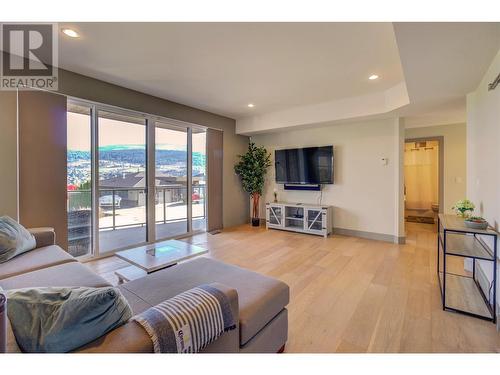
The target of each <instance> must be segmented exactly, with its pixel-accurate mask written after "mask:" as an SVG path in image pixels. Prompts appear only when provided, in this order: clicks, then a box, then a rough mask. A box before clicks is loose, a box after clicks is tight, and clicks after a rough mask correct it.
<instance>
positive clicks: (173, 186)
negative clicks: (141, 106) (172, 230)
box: [67, 112, 206, 255]
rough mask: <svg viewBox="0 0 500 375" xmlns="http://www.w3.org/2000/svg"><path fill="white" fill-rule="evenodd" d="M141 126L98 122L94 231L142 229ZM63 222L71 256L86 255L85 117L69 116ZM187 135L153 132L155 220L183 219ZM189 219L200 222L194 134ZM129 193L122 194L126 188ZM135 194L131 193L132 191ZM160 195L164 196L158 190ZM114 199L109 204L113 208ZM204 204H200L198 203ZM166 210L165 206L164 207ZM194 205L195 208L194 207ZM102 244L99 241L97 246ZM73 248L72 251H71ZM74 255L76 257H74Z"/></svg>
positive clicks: (201, 153)
mask: <svg viewBox="0 0 500 375" xmlns="http://www.w3.org/2000/svg"><path fill="white" fill-rule="evenodd" d="M145 137H146V134H145V126H144V125H139V124H134V123H128V122H124V121H117V120H114V119H109V118H99V145H100V147H99V150H98V154H99V184H100V186H101V188H100V192H99V227H100V228H101V230H102V229H115V228H116V229H119V228H125V229H126V228H127V227H131V226H137V225H140V226H142V225H144V224H145V221H146V216H145V212H146V210H145V198H146V195H145V191H144V190H141V189H143V188H145V184H146V181H145V178H144V176H145V169H146V146H145ZM67 141H68V151H67V170H68V177H67V185H68V221H69V239H70V251H71V248H72V251H71V252H72V253H74V255H82V254H85V253H87V252H88V251H89V250H88V249H89V246H90V223H91V219H90V218H91V215H90V210H91V193H90V189H91V184H90V180H91V140H90V116H89V115H86V114H79V113H73V112H68V139H67ZM186 143H187V133H186V132H180V131H170V130H168V129H159V128H157V131H156V146H155V148H156V151H155V157H156V174H157V179H156V183H157V186H158V189H159V190H158V191H157V193H156V201H157V207H156V211H157V214H156V220H157V221H158V220H161V221H163V222H171V221H179V220H184V221H185V220H187V217H186V212H187V211H186V194H187V192H186V177H187V152H186V149H187V146H186ZM192 158H193V166H192V168H193V193H192V194H193V201H195V202H194V203H196V204H194V205H193V216H194V217H204V184H205V171H206V155H205V134H204V133H202V134H195V135H193V154H192ZM129 188H130V190H127V189H129ZM134 189H135V190H134ZM163 190H165V191H163ZM113 200H114V204H113ZM199 203H203V204H201V205H200V204H199ZM164 205H165V207H163V206H164ZM195 206H196V207H195ZM101 242H102V241H101ZM72 245H73V246H72ZM75 253H76V254H75Z"/></svg>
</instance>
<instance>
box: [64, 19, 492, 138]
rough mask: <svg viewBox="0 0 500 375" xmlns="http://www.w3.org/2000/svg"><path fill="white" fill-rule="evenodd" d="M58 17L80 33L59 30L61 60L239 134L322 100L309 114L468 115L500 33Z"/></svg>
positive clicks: (431, 118)
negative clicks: (224, 121)
mask: <svg viewBox="0 0 500 375" xmlns="http://www.w3.org/2000/svg"><path fill="white" fill-rule="evenodd" d="M59 25H60V26H61V27H64V26H69V27H71V28H74V29H76V30H77V31H78V32H79V33H80V34H81V37H80V38H79V39H70V38H67V37H65V36H64V35H61V37H60V39H59V40H60V47H59V54H60V57H59V63H60V66H61V67H62V68H64V69H67V70H71V71H75V72H78V73H81V74H84V75H88V76H91V77H94V78H98V79H101V80H104V81H107V82H111V83H115V84H118V85H121V86H125V87H128V88H131V89H135V90H138V91H142V92H145V93H149V94H152V95H155V96H158V97H161V98H165V99H169V100H172V101H176V102H179V103H182V104H186V105H190V106H193V107H197V108H201V109H204V110H207V111H210V112H214V113H217V114H221V115H225V116H228V117H231V118H235V119H238V126H240V124H242V125H241V126H243V125H245V126H246V127H245V129H246V130H244V131H241V133H245V134H251V133H252V129H253V127H255V126H256V124H257V125H258V127H259V131H262V130H264V131H265V129H267V128H269V129H270V128H271V127H276V126H278V127H279V126H280V124H279V122H280V118H285V117H286V118H288V119H289V118H290V117H291V116H293V117H294V118H300V123H297V124H293V125H294V126H295V125H304V124H306V123H307V122H308V121H309V120H308V117H307V116H308V114H310V113H313V112H316V113H317V112H318V110H320V111H321V115H322V117H321V116H319V117H318V116H311V120H310V121H309V122H310V123H314V122H317V121H316V120H315V119H313V117H314V118H316V119H317V120H318V121H324V119H325V118H326V119H328V117H330V118H329V119H330V120H332V121H334V120H339V119H342V118H353V117H357V116H358V117H361V116H363V117H366V116H370V115H373V116H376V115H377V114H381V113H389V114H391V113H392V114H395V115H398V116H405V117H407V118H408V122H409V123H412V124H415V126H418V125H421V123H424V124H425V123H429V124H431V122H440V123H447V122H448V123H450V122H456V121H464V119H465V95H466V94H467V93H468V92H470V91H472V90H474V89H475V87H474V85H476V84H477V83H478V82H479V80H480V78H481V77H482V75H483V74H484V72H485V71H486V69H487V67H488V65H489V64H490V62H491V60H492V59H493V57H494V55H495V54H496V52H497V51H498V48H499V43H500V24H498V23H496V24H494V23H491V24H485V23H482V24H472V23H396V24H392V23H76V24H75V23H73V24H64V23H60V24H59ZM372 73H375V74H378V75H379V76H380V79H378V80H375V81H369V80H368V76H369V75H371V74H372ZM248 103H254V104H255V107H254V108H248V107H247V104H248ZM357 108H359V109H360V110H359V113H358V112H356V109H357ZM336 116H337V117H336ZM342 116H343V117H342ZM271 122H272V124H271ZM432 124H433V123H432ZM432 124H431V125H432ZM241 126H240V127H241ZM283 127H284V126H283Z"/></svg>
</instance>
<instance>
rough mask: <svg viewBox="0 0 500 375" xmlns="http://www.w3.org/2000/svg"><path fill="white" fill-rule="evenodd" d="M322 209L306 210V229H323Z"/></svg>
mask: <svg viewBox="0 0 500 375" xmlns="http://www.w3.org/2000/svg"><path fill="white" fill-rule="evenodd" d="M322 213H323V211H322V210H313V209H308V210H307V229H308V230H319V231H321V230H322V229H323V215H322Z"/></svg>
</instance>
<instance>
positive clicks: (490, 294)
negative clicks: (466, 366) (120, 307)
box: [437, 214, 498, 323]
mask: <svg viewBox="0 0 500 375" xmlns="http://www.w3.org/2000/svg"><path fill="white" fill-rule="evenodd" d="M497 235H498V233H497V232H496V231H494V230H493V229H489V228H488V229H486V230H481V229H472V228H469V227H467V226H466V225H465V223H464V220H463V219H462V218H459V217H456V216H453V215H443V214H439V216H438V243H437V250H438V251H437V273H438V280H439V288H440V291H441V300H442V303H443V310H449V311H455V312H458V313H462V314H466V315H469V316H473V317H476V318H480V319H485V320H490V321H492V322H493V323H495V322H496V305H497V303H496V278H497ZM486 238H489V239H490V241H486V240H485V239H486ZM487 242H489V243H491V247H490V245H488V244H487ZM448 257H461V258H464V259H471V261H472V275H470V274H468V273H467V272H464V274H457V273H454V272H450V267H449V260H448V262H447V258H448ZM478 262H492V265H493V267H492V268H493V274H492V282H489V279H484V278H483V284H484V280H487V281H488V284H489V285H488V287H487V290H483V287H482V286H481V283H480V282H479V281H478V277H479V274H480V272H478V270H477V267H478Z"/></svg>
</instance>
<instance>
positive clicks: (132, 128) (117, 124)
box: [68, 112, 205, 153]
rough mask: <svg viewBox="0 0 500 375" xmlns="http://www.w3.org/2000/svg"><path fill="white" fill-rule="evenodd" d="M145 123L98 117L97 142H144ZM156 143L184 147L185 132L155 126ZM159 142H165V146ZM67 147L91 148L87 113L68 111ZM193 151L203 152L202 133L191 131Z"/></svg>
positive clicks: (119, 143)
mask: <svg viewBox="0 0 500 375" xmlns="http://www.w3.org/2000/svg"><path fill="white" fill-rule="evenodd" d="M145 142H146V132H145V127H144V126H142V125H139V124H132V123H126V122H122V121H116V120H111V119H105V118H100V119H99V146H110V145H144V144H145ZM156 144H157V145H159V146H160V147H159V148H160V149H166V148H168V149H175V150H185V149H186V133H185V132H182V131H175V130H171V129H163V128H157V129H156ZM162 145H168V147H165V146H163V147H162ZM68 150H73V151H90V117H89V116H88V115H83V114H79V113H73V112H68ZM193 151H194V152H202V153H204V152H205V133H198V134H193Z"/></svg>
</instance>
